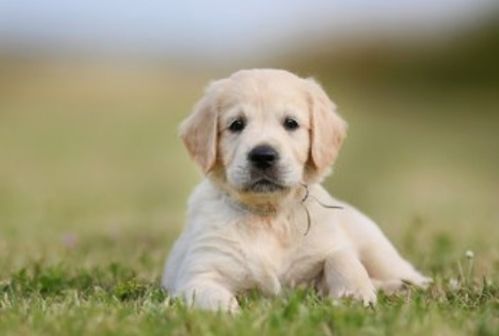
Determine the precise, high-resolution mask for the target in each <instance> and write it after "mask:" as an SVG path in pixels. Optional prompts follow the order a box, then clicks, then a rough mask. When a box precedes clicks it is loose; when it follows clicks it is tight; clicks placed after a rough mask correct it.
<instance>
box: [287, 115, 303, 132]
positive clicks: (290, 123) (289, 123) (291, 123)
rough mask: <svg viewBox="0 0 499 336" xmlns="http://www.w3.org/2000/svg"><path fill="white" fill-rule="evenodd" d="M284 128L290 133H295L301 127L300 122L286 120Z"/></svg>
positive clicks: (290, 119) (288, 118)
mask: <svg viewBox="0 0 499 336" xmlns="http://www.w3.org/2000/svg"><path fill="white" fill-rule="evenodd" d="M283 126H284V128H285V129H286V130H288V131H294V130H295V129H297V128H298V127H300V125H298V122H297V121H296V120H294V119H293V118H290V117H287V118H286V119H284V122H283Z"/></svg>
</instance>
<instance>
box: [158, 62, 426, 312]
mask: <svg viewBox="0 0 499 336" xmlns="http://www.w3.org/2000/svg"><path fill="white" fill-rule="evenodd" d="M346 131H347V124H346V122H345V121H344V120H343V119H342V117H341V116H340V115H339V114H338V112H337V111H336V107H335V105H334V103H333V102H332V101H331V100H330V98H329V97H328V95H327V94H326V93H325V91H324V90H323V88H322V87H321V86H320V85H319V84H318V83H317V82H316V81H314V80H313V79H310V78H309V79H304V78H300V77H298V76H296V75H294V74H292V73H290V72H287V71H285V70H275V69H252V70H241V71H238V72H236V73H234V74H232V75H231V76H230V77H228V78H225V79H221V80H217V81H214V82H212V83H211V84H210V85H209V86H208V87H207V89H206V91H205V95H204V96H203V97H202V99H201V100H200V101H199V102H198V104H197V105H196V107H195V108H194V111H193V112H192V113H191V114H190V116H189V117H188V118H187V119H186V120H185V121H184V122H183V123H182V124H181V127H180V137H181V138H182V140H183V142H184V144H185V146H186V148H187V150H188V152H189V154H190V156H191V157H192V159H193V160H194V161H195V162H197V164H198V165H199V166H200V168H201V169H202V171H203V173H204V175H205V177H206V178H205V179H204V180H203V181H202V182H201V183H200V184H199V185H198V186H197V187H196V189H195V190H194V192H193V193H192V195H191V197H190V199H189V202H188V219H187V225H186V227H185V228H184V231H183V232H182V234H181V235H180V237H179V238H178V240H177V241H176V242H175V243H174V246H173V249H172V251H171V253H170V255H169V257H168V260H167V263H166V268H165V271H164V274H163V278H162V286H163V287H164V288H165V289H166V290H167V292H168V293H169V294H170V295H171V296H172V297H181V298H183V299H184V300H186V302H187V303H188V304H189V305H192V306H194V307H197V308H201V309H207V310H224V311H229V312H237V311H238V310H239V304H238V301H237V299H236V297H237V295H239V294H241V293H244V292H245V291H247V290H250V289H257V290H259V291H260V292H261V293H263V294H264V295H268V296H276V295H279V294H280V293H281V292H282V291H283V288H294V287H297V286H301V287H304V286H305V287H306V286H309V287H314V288H315V289H316V290H317V291H318V292H319V293H321V294H322V295H324V296H327V297H330V298H333V299H339V298H342V297H353V298H355V299H358V300H360V301H362V302H363V303H364V304H365V305H373V304H375V302H376V291H377V290H378V289H382V290H385V291H388V292H392V291H395V290H398V289H400V288H402V287H404V285H405V284H406V283H410V284H413V285H415V286H418V287H423V288H425V287H426V286H427V285H428V284H429V283H430V282H431V279H430V278H428V277H425V276H423V275H422V274H421V273H420V272H418V271H417V270H416V269H415V268H414V267H413V266H412V265H411V264H410V263H409V262H407V261H406V260H405V259H403V258H402V257H401V256H400V255H399V254H398V253H397V251H396V249H395V248H394V247H393V245H392V244H391V243H390V241H389V240H388V239H387V238H386V237H385V236H384V234H383V233H382V232H381V230H380V229H379V228H378V226H377V225H376V224H375V223H374V222H373V221H372V220H370V219H369V218H368V217H366V216H365V215H363V214H362V213H361V212H359V211H358V210H356V209H355V208H354V207H352V206H351V205H348V204H346V203H344V202H341V201H339V200H336V199H334V198H333V197H331V196H330V195H329V193H328V192H327V191H326V190H325V189H324V188H323V187H322V186H321V184H320V183H321V181H322V180H323V179H324V178H325V177H326V176H327V175H328V174H329V173H330V171H331V167H332V165H333V163H334V161H335V159H336V157H337V155H338V152H339V150H340V147H341V145H342V143H343V140H344V138H345V136H346Z"/></svg>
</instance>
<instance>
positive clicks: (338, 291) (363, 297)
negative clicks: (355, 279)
mask: <svg viewBox="0 0 499 336" xmlns="http://www.w3.org/2000/svg"><path fill="white" fill-rule="evenodd" d="M329 296H330V297H331V298H333V299H342V298H353V299H355V300H359V301H362V303H363V304H364V306H366V307H367V306H373V305H375V304H376V289H375V288H374V286H373V285H372V284H371V283H366V284H362V285H358V286H352V285H345V284H343V285H338V286H333V288H331V289H330V291H329Z"/></svg>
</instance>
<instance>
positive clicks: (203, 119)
mask: <svg viewBox="0 0 499 336" xmlns="http://www.w3.org/2000/svg"><path fill="white" fill-rule="evenodd" d="M345 128H346V126H345V123H344V122H343V120H342V119H341V118H340V117H339V116H338V115H337V114H336V112H335V111H334V105H333V104H332V102H331V101H330V100H329V98H328V97H327V96H326V94H325V93H324V91H323V90H322V89H321V87H320V86H319V85H318V84H316V83H315V82H313V81H312V80H304V79H301V78H299V77H297V76H295V75H293V74H291V73H289V72H286V71H282V70H244V71H240V72H237V73H235V74H234V75H232V76H231V77H229V78H227V79H223V80H220V81H217V82H214V83H212V84H211V85H210V86H209V87H208V89H207V92H206V94H205V96H204V97H203V99H202V100H201V101H200V102H199V103H198V105H197V107H196V109H195V111H194V113H193V114H191V116H190V117H189V118H188V119H187V120H186V121H185V122H184V124H183V125H182V128H181V136H182V138H183V140H184V142H185V144H186V146H187V148H188V150H189V152H190V154H191V156H192V157H193V158H194V159H195V160H196V161H197V162H198V163H199V164H200V165H201V167H202V168H203V170H204V171H205V172H206V173H208V172H211V173H212V174H211V175H212V176H213V177H214V178H215V179H216V181H217V182H219V183H222V184H224V186H225V187H227V188H229V189H231V190H233V191H235V192H237V193H240V194H259V195H262V194H267V195H268V194H276V193H283V192H287V191H289V190H291V189H293V188H294V187H297V186H299V185H300V184H301V183H309V182H315V181H314V180H317V179H319V178H320V177H322V176H323V175H324V174H325V172H326V171H327V169H328V167H329V166H330V165H331V164H332V163H333V161H334V159H335V157H336V155H337V152H338V150H339V147H340V146H341V142H342V140H343V137H344V135H345Z"/></svg>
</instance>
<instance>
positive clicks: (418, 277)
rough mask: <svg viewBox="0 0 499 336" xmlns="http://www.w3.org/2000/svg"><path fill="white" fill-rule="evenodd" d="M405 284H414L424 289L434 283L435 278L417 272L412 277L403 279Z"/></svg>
mask: <svg viewBox="0 0 499 336" xmlns="http://www.w3.org/2000/svg"><path fill="white" fill-rule="evenodd" d="M402 282H403V283H404V284H408V285H413V286H416V287H419V288H422V289H426V288H428V287H429V286H430V285H431V284H432V283H433V279H432V278H429V277H426V276H424V275H422V274H420V273H419V272H415V273H414V274H413V275H411V276H410V277H407V278H404V279H402Z"/></svg>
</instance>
